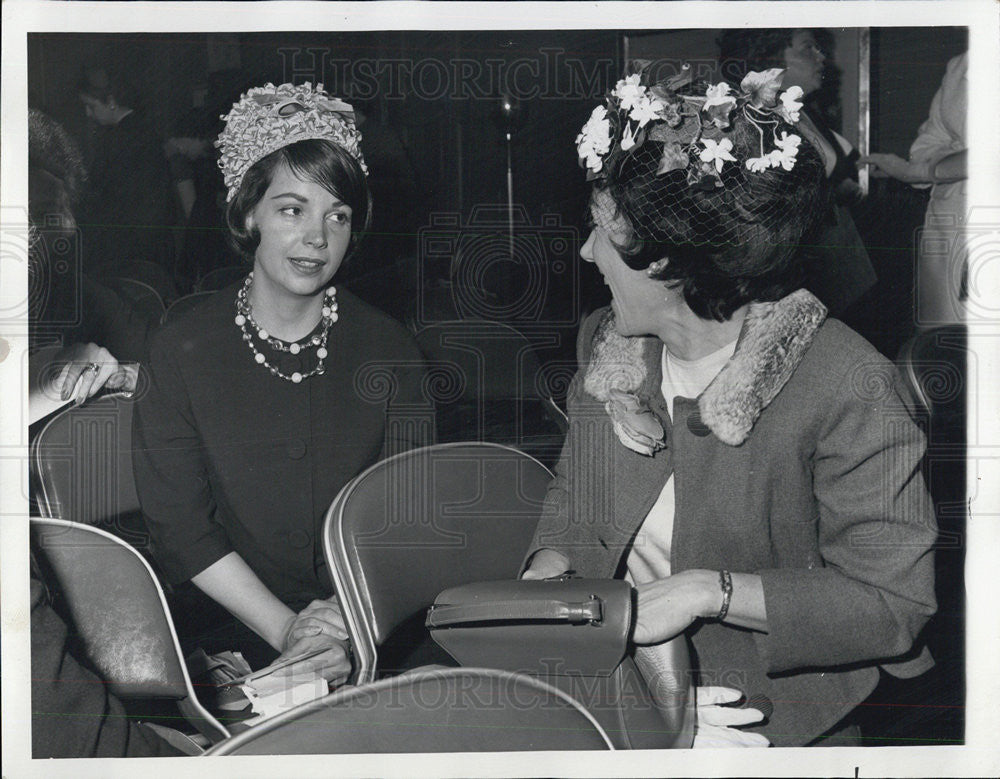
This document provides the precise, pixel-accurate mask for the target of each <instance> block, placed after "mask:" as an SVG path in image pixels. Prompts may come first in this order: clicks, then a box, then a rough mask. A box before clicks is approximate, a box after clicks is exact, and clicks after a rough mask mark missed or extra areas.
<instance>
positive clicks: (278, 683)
mask: <svg viewBox="0 0 1000 779" xmlns="http://www.w3.org/2000/svg"><path fill="white" fill-rule="evenodd" d="M240 689H241V690H242V691H243V694H244V695H246V696H247V698H248V699H249V700H250V706H251V709H252V710H253V712H254V713H255V714H259V715H260V717H259V718H254V720H252V721H251V720H248V724H250V722H254V723H256V722H259V721H260V720H261V719H266V718H268V717H273V716H274V715H275V714H280V713H281V712H283V711H287V710H288V709H291V708H294V707H295V706H301V705H302V704H303V703H308V702H309V701H312V700H315V699H316V698H322V697H323V696H324V695H326V694H327V693H328V692H329V689H330V688H329V684H328V683H327V681H326V679H324V678H323V677H322V676H320V675H319V674H296V675H295V676H294V677H291V676H278V677H275V676H273V675H269V676H262V677H259V678H257V679H254V680H252V681H249V682H246V683H244V684H241V685H240Z"/></svg>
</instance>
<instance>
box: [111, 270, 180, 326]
mask: <svg viewBox="0 0 1000 779" xmlns="http://www.w3.org/2000/svg"><path fill="white" fill-rule="evenodd" d="M105 283H106V284H107V285H108V286H109V287H111V289H113V290H114V291H115V292H117V293H118V294H119V295H121V296H122V297H123V298H124V299H125V300H126V301H128V303H129V304H130V305H131V306H132V307H133V308H135V309H137V310H139V311H142V312H143V313H144V314H146V315H147V316H148V317H149V318H150V320H151V321H153V322H159V321H160V320H161V319H162V318H163V312H164V311H166V310H167V306H166V304H165V303H164V301H163V296H162V295H160V293H159V292H157V290H156V289H154V288H153V287H152V286H151V285H149V284H147V283H146V282H144V281H138V280H136V279H129V278H111V279H105Z"/></svg>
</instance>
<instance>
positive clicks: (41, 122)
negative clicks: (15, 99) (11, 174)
mask: <svg viewBox="0 0 1000 779" xmlns="http://www.w3.org/2000/svg"><path fill="white" fill-rule="evenodd" d="M28 167H29V168H30V169H40V170H44V171H45V172H46V173H49V174H50V175H52V176H54V177H55V178H57V179H59V180H60V181H61V182H62V184H63V186H64V187H65V191H66V196H67V197H68V198H69V203H70V205H71V206H75V205H78V204H79V201H80V198H81V197H82V195H83V191H84V186H85V185H86V183H87V170H86V168H84V166H83V156H82V155H81V154H80V149H79V148H78V147H77V145H76V142H75V141H74V140H73V139H72V138H71V137H70V135H69V133H67V132H66V130H65V129H64V128H63V126H62V125H61V124H59V122H57V121H56V120H55V119H53V118H52V117H51V116H49V115H48V114H45V113H42V112H41V111H39V110H37V109H35V108H29V109H28ZM29 200H30V196H29Z"/></svg>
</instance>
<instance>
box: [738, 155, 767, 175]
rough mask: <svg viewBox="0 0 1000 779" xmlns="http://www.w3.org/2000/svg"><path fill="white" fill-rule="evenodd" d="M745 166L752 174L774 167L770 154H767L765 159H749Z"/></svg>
mask: <svg viewBox="0 0 1000 779" xmlns="http://www.w3.org/2000/svg"><path fill="white" fill-rule="evenodd" d="M744 164H745V165H746V166H747V170H749V171H750V172H751V173H761V172H762V171H765V170H767V169H768V168H773V167H774V164H773V163H772V160H771V155H770V154H765V155H764V156H763V157H748V158H747V161H746V162H745V163H744Z"/></svg>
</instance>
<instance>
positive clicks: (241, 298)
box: [234, 271, 338, 384]
mask: <svg viewBox="0 0 1000 779" xmlns="http://www.w3.org/2000/svg"><path fill="white" fill-rule="evenodd" d="M251 286H253V271H251V272H250V273H249V274H248V275H247V278H246V281H244V282H243V286H242V287H240V291H239V292H237V293H236V318H235V320H234V321H235V322H236V325H237V326H238V327H239V328H240V331H241V332H242V333H243V340H244V341H245V342H246V345H247V346H249V347H250V351H251V352H253V358H254V361H255V362H256V363H257V364H258V365H263V366H264V367H265V368H267V369H268V370H269V371H271V374H272V375H273V376H277V377H278V378H281V379H284V380H285V381H290V382H292V383H293V384H298V383H299V382H301V381H302V380H303V379H308V378H309V377H310V376H322V375H323V374H324V373H325V372H326V366H325V365H324V364H323V361H324V360H325V359H326V357H327V354H328V352H327V350H326V342H327V337H328V336H329V335H330V326H331V325H332V324H333V323H334V322H336V321H337V319H338V316H337V288H336V287H334V286H330V287H328V288H327V290H326V292H325V293H324V295H325V300H324V301H323V303H324V305H323V311H322V316H323V319H322V321H323V331H322V332H321V333H318V334H317V335H313V336H312V337H310V338H306V339H304V340H302V341H296V342H294V343H290V344H286V343H285V342H284V341H280V340H278V339H277V338H272V337H271V335H270V334H269V333H268V332H267V330H265V329H264V328H263V327H261V326H260V325H258V324H257V322H256V321H255V320H254V318H253V309H252V308H251V306H250V297H249V292H250V287H251ZM248 322H249V323H250V325H252V326H253V328H254V330H256V331H257V337H258V338H260V340H262V341H264V342H266V343H267V344H268V345H269V346H270V347H271V348H272V349H275V350H277V351H279V352H289V353H290V354H298V353H299V352H301V351H302V350H303V349H310V348H312V347H316V357H317V363H316V367H315V368H313V369H312V370H311V371H309V372H308V373H299V372H298V371H295V373H293V374H292V375H291V376H289V375H287V374H284V373H282V372H281V371H279V370H278V369H277V368H276V367H275V366H273V365H271V363H269V362H268V361H267V358H266V357H265V356H264V355H263V354H262V353H261V352H260V351H258V349H257V347H256V346H254V342H253V336H252V335H250V333H249V332H248V331H247V323H248Z"/></svg>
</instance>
